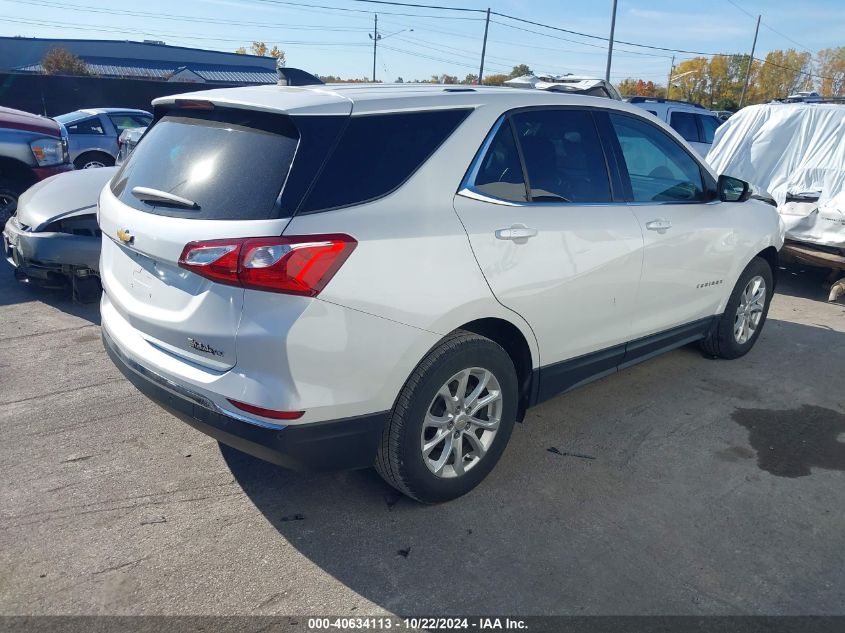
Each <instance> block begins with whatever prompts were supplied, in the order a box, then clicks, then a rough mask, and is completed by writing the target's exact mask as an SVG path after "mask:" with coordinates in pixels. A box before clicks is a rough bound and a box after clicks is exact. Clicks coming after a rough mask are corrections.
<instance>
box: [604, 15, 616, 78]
mask: <svg viewBox="0 0 845 633" xmlns="http://www.w3.org/2000/svg"><path fill="white" fill-rule="evenodd" d="M615 30H616V0H613V15H612V16H611V18H610V41H609V42H608V43H607V72H605V74H604V78H605V79H606V80H607V81H608V83H609V82H610V63H611V61H612V60H613V32H614V31H615Z"/></svg>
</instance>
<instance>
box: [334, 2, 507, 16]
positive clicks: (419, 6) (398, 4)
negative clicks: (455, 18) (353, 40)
mask: <svg viewBox="0 0 845 633" xmlns="http://www.w3.org/2000/svg"><path fill="white" fill-rule="evenodd" d="M350 2H366V3H367V4H389V5H393V6H396V7H413V8H415V9H438V10H440V11H465V12H468V13H469V12H472V13H484V12H485V10H484V9H467V8H460V7H443V6H436V5H431V4H412V3H410V2H388V1H387V0H350ZM491 13H492V11H491Z"/></svg>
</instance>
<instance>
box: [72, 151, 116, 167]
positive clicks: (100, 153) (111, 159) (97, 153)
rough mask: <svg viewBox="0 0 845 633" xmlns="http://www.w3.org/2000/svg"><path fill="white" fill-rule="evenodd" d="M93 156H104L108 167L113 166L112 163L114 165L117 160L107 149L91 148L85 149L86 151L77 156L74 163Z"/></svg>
mask: <svg viewBox="0 0 845 633" xmlns="http://www.w3.org/2000/svg"><path fill="white" fill-rule="evenodd" d="M91 157H102V158H104V159H106V167H111V166H112V165H114V164H115V160H116V159H115V157H114V156H112V155H111V154H109V153H108V152H107V151H105V150H102V149H89V150H85V151H84V152H81V153H80V154H79V155H78V156H77V157H76V158H74V159H73V164H74V165H76V164H77V163H79V162H80V161H83V162H84V160H85V159H87V158H91ZM109 162H110V163H111V165H108V164H107V163H109Z"/></svg>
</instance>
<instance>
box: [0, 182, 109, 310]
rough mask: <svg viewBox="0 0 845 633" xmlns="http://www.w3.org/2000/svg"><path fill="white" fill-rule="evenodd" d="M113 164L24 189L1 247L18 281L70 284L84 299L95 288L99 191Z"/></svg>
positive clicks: (97, 255) (92, 294)
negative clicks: (13, 268)
mask: <svg viewBox="0 0 845 633" xmlns="http://www.w3.org/2000/svg"><path fill="white" fill-rule="evenodd" d="M116 171H117V167H106V168H104V169H94V170H91V169H85V170H81V171H73V172H70V173H66V174H60V175H58V176H55V177H53V178H49V179H47V180H44V181H42V182H40V183H38V184H36V185H35V186H33V187H31V188H30V189H28V190H27V191H26V192H25V193H24V194H23V195H22V196H21V197H20V201H19V204H18V209H17V213H16V214H15V215H13V216H12V217H11V218H10V219H9V221H8V222H7V223H6V227H5V228H4V229H3V252H4V254H5V256H6V259H7V260H8V261H9V263H11V264H12V266H14V267H15V276H16V277H17V278H18V279H20V280H21V281H26V282H31V283H35V284H38V285H41V286H45V287H54V288H55V287H64V286H66V285H68V284H69V285H70V286H71V288H72V290H73V294H74V297H75V298H76V299H78V300H81V301H85V300H87V299H90V298H91V297H95V296H97V295H96V293H98V292H99V283H98V282H97V279H96V278H97V276H98V275H99V272H98V271H99V259H100V243H101V241H102V240H101V235H100V229H99V228H98V227H97V217H96V214H97V196H98V195H99V194H100V190H101V189H102V188H103V187H104V186H105V184H106V183H107V182H108V181H109V179H110V178H111V177H112V176H114V174H115V172H116Z"/></svg>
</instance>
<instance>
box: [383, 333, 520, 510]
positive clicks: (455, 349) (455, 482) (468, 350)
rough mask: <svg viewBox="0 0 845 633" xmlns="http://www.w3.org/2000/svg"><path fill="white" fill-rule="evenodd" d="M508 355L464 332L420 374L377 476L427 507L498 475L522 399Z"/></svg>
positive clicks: (393, 424)
mask: <svg viewBox="0 0 845 633" xmlns="http://www.w3.org/2000/svg"><path fill="white" fill-rule="evenodd" d="M517 385H518V383H517V376H516V370H515V369H514V365H513V361H512V360H511V358H510V356H508V354H507V352H506V351H505V350H504V349H502V347H500V346H499V345H497V344H496V343H494V342H493V341H491V340H490V339H487V338H484V337H483V336H478V335H476V334H472V333H470V332H466V331H462V330H458V331H456V332H455V333H454V334H452V335H450V336H449V337H447V338H446V339H444V340H443V341H442V342H441V343H440V344H439V345H438V346H437V347H435V348H434V349H433V350H432V351H431V352H429V353H428V355H427V356H426V357H425V358H424V359H423V360H422V362H420V364H419V365H418V366H417V367H416V369H414V371H413V373H412V374H411V376H410V377H409V378H408V381H407V382H406V383H405V386H404V387H403V388H402V391H401V392H400V394H399V397H398V398H397V400H396V405H395V406H394V408H393V411H392V413H391V416H390V420H389V421H388V423H387V426H386V427H385V429H384V433H383V435H382V441H381V445H380V446H379V451H378V455H377V457H376V464H375V467H376V470H377V471H378V473H379V474H380V475H381V476H382V477H383V478H384V480H385V481H386V482H387V483H389V484H390V485H391V486H393V487H394V488H396V489H397V490H399V491H400V492H403V493H404V494H406V495H408V496H409V497H412V498H413V499H416V500H417V501H421V502H423V503H437V502H441V501H448V500H450V499H455V498H456V497H460V496H461V495H464V494H466V493H467V492H469V491H470V490H472V489H473V488H475V487H476V486H477V485H478V484H479V483H481V481H482V480H483V479H484V478H485V477H486V476H487V475H488V473H489V472H490V471H491V470H492V469H493V467H494V466H495V465H496V463H497V462H498V461H499V458H500V457H501V456H502V453H503V452H504V450H505V446H506V445H507V443H508V440H509V439H510V435H511V431H512V430H513V425H514V422H515V420H516V414H517V404H518V402H517V399H518V395H519V390H518V386H517Z"/></svg>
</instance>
